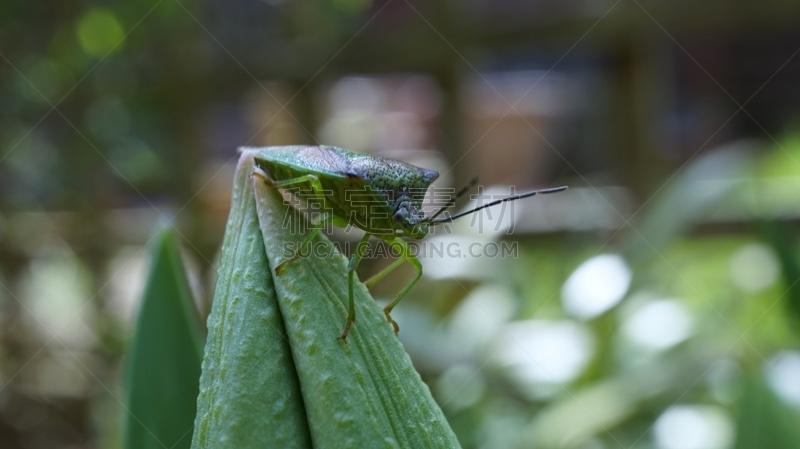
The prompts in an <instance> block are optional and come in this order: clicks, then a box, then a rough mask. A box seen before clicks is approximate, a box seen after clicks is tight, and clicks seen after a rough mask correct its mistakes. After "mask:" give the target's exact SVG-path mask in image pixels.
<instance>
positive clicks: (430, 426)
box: [243, 153, 458, 449]
mask: <svg viewBox="0 0 800 449" xmlns="http://www.w3.org/2000/svg"><path fill="white" fill-rule="evenodd" d="M243 157H245V158H248V159H249V158H252V155H250V154H247V153H245V154H244V155H243ZM253 183H254V184H253V185H254V188H255V194H256V199H257V204H258V217H259V222H260V224H261V231H262V233H263V236H264V244H265V248H266V252H267V258H268V259H269V265H270V267H275V266H277V265H278V264H279V263H280V262H282V261H283V260H285V258H286V257H287V254H286V251H284V248H290V247H294V248H297V247H298V245H299V244H300V242H302V240H303V237H304V234H305V232H306V231H307V227H308V223H307V221H306V220H305V219H304V217H303V216H302V215H301V214H299V213H298V212H297V211H296V210H295V209H293V208H291V207H289V206H288V205H286V204H285V203H284V201H283V197H282V196H281V194H280V193H279V192H278V191H277V190H275V189H273V188H271V187H268V186H267V185H266V184H265V183H264V182H263V181H260V180H258V179H257V178H255V179H254V180H253ZM293 230H300V231H302V232H292V231H293ZM314 245H317V248H321V249H322V252H323V253H326V254H330V256H327V257H316V256H314V257H301V258H300V259H298V260H295V261H293V262H291V263H290V264H289V265H287V266H286V268H285V269H284V270H282V272H281V274H280V275H275V273H274V271H273V270H269V271H268V275H269V276H271V277H272V279H273V282H274V284H275V289H276V292H277V298H278V304H279V306H280V310H281V315H282V316H283V319H284V326H285V329H286V333H287V337H288V341H289V344H290V347H291V352H292V359H293V361H294V364H295V367H296V370H297V376H298V379H299V382H300V387H301V388H300V389H301V391H302V399H303V403H304V407H305V411H306V415H307V416H308V428H309V431H310V433H311V440H312V441H313V443H314V447H316V448H337V449H338V448H346V447H359V448H361V447H380V448H384V447H408V448H449V447H458V441H457V439H456V437H455V434H454V433H453V431H452V430H451V429H450V427H449V425H448V423H447V421H446V420H445V417H444V414H443V413H442V411H441V409H440V408H439V406H438V405H437V404H436V402H435V401H434V400H433V397H432V396H431V393H430V390H429V389H428V387H427V385H425V383H424V382H422V379H420V377H419V374H417V372H416V371H415V370H414V367H413V366H412V364H411V359H410V358H409V356H408V354H406V352H405V351H404V350H403V346H402V345H401V344H400V342H399V340H398V339H397V337H396V336H395V335H394V332H393V331H392V328H391V326H390V325H389V323H388V322H387V321H386V318H385V316H384V314H383V312H382V311H381V310H380V309H379V308H378V306H377V305H376V304H375V301H374V300H373V298H372V297H371V296H370V294H369V292H368V291H367V289H366V287H364V285H363V284H362V283H360V282H357V283H356V285H355V301H356V322H355V324H354V325H353V328H352V330H351V331H350V335H349V336H348V338H347V343H345V342H344V341H342V340H340V339H338V337H339V335H341V333H342V330H343V328H344V325H345V317H346V316H347V309H346V304H347V301H348V286H347V267H348V261H347V259H346V258H345V257H344V256H342V255H341V254H339V253H337V252H336V251H335V250H334V247H333V245H332V244H331V242H330V241H329V240H328V239H327V238H326V237H325V236H324V235H319V236H318V237H316V239H315V240H314ZM289 254H291V252H289ZM401 306H402V305H401ZM401 325H402V323H401Z"/></svg>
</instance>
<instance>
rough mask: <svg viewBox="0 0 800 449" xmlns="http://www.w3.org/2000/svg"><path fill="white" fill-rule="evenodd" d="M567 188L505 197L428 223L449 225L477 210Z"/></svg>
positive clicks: (533, 191) (534, 191) (555, 188)
mask: <svg viewBox="0 0 800 449" xmlns="http://www.w3.org/2000/svg"><path fill="white" fill-rule="evenodd" d="M567 188H568V187H567V186H561V187H553V188H550V189H541V190H532V191H530V192H525V193H520V194H519V195H511V196H507V197H505V198H500V199H499V200H496V201H492V202H489V203H486V204H483V205H481V206H478V207H476V208H474V209H470V210H468V211H464V212H461V213H460V214H455V215H453V216H450V217H445V218H440V219H438V220H430V223H431V224H433V225H437V224H442V223H450V222H451V221H453V220H455V219H456V218H461V217H463V216H465V215H469V214H471V213H473V212H478V211H479V210H483V209H486V208H487V207H492V206H496V205H498V204H500V203H505V202H506V201H515V200H520V199H522V198H527V197H529V196H533V195H536V194H542V195H544V194H546V193H556V192H561V191H562V190H567ZM437 215H438V213H437ZM435 216H436V215H434V217H435ZM431 218H433V217H431Z"/></svg>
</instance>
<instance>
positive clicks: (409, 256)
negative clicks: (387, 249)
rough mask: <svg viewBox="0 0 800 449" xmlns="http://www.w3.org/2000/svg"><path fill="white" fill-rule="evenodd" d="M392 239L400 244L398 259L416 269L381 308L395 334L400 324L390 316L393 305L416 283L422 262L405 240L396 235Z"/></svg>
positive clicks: (420, 272) (420, 274)
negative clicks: (409, 280) (407, 281)
mask: <svg viewBox="0 0 800 449" xmlns="http://www.w3.org/2000/svg"><path fill="white" fill-rule="evenodd" d="M394 241H395V242H396V243H397V244H398V245H399V246H400V255H401V257H402V259H400V260H407V261H408V263H410V264H411V265H413V266H414V269H416V270H417V275H416V276H414V279H412V280H411V282H409V283H408V285H406V286H405V288H403V290H402V291H401V292H400V293H399V294H398V295H397V297H396V298H394V300H393V301H392V302H390V303H389V305H388V306H386V307H384V308H383V313H384V314H386V319H387V320H388V321H389V323H391V324H392V327H393V328H394V333H395V334H396V333H398V332H400V326H398V325H397V323H396V322H395V321H394V320H393V319H392V316H391V313H392V309H394V306H396V305H397V303H398V302H400V300H401V299H403V297H404V296H405V295H406V293H408V291H409V290H411V287H413V286H414V284H416V283H417V281H418V280H419V278H420V277H421V276H422V263H420V261H419V259H417V256H415V255H414V254H413V253H412V252H411V248H410V247H409V246H408V243H406V241H405V240H403V239H401V238H399V237H398V238H396V239H395V240H394ZM393 265H395V263H392V265H390V266H389V268H393ZM384 271H385V270H384ZM378 274H381V273H378Z"/></svg>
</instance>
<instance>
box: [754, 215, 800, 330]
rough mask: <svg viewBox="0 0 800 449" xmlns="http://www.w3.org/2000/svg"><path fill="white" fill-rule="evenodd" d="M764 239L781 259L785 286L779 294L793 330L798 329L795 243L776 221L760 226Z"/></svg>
mask: <svg viewBox="0 0 800 449" xmlns="http://www.w3.org/2000/svg"><path fill="white" fill-rule="evenodd" d="M762 229H763V232H764V235H765V237H766V239H767V240H768V241H769V243H770V244H772V249H774V250H775V252H776V253H777V254H778V257H779V259H780V261H781V274H782V276H783V281H784V283H785V288H787V290H786V293H784V294H783V295H781V300H782V301H783V302H784V304H785V305H786V311H787V318H788V319H789V321H790V324H791V325H792V326H793V328H794V329H795V331H799V330H800V282H798V281H799V280H800V263H799V262H798V260H797V243H796V241H795V238H794V236H793V235H792V233H791V231H790V230H789V229H788V228H787V225H785V224H782V223H780V222H777V221H773V222H766V223H764V225H763V226H762Z"/></svg>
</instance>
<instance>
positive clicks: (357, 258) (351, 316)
mask: <svg viewBox="0 0 800 449" xmlns="http://www.w3.org/2000/svg"><path fill="white" fill-rule="evenodd" d="M368 244H369V233H366V234H364V237H362V238H361V241H359V242H358V245H356V251H355V253H354V254H353V255H352V256H350V263H349V264H348V267H347V299H348V301H349V302H348V312H347V323H346V324H345V325H344V332H342V336H341V337H339V338H341V339H342V340H344V342H345V343H347V334H349V333H350V327H351V326H352V325H353V323H354V322H355V321H356V301H355V297H354V296H353V282H355V275H356V268H357V267H358V263H359V262H361V258H362V257H363V256H364V251H366V249H367V245H368Z"/></svg>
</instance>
